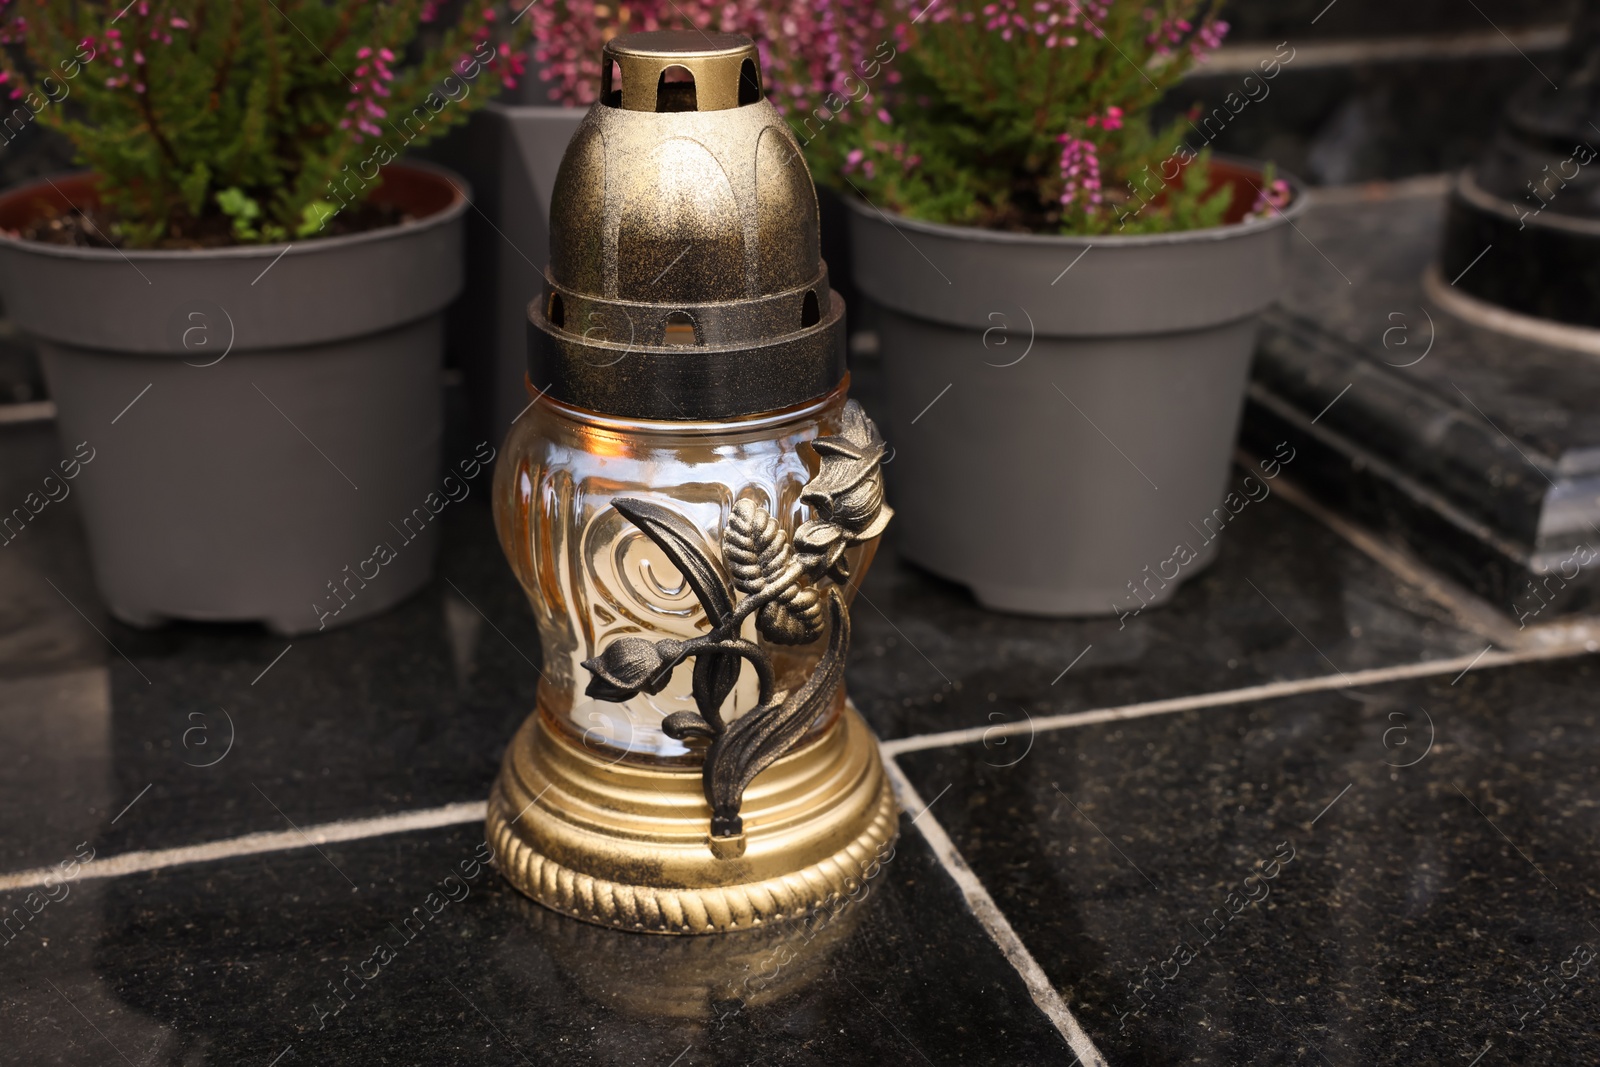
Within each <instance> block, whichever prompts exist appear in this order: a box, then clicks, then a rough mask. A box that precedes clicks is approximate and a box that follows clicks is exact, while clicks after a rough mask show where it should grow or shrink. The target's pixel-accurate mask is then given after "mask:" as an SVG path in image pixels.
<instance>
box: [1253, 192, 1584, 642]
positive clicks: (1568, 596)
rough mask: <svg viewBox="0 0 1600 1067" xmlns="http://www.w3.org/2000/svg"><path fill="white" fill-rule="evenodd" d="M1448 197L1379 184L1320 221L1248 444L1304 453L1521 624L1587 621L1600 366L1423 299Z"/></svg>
mask: <svg viewBox="0 0 1600 1067" xmlns="http://www.w3.org/2000/svg"><path fill="white" fill-rule="evenodd" d="M1444 192H1445V185H1444V183H1443V182H1442V181H1424V182H1411V183H1404V184H1400V185H1392V186H1375V187H1372V188H1370V189H1368V190H1365V191H1364V192H1363V191H1357V190H1350V191H1344V192H1341V193H1337V194H1329V195H1325V196H1324V197H1323V201H1322V203H1320V204H1318V205H1316V206H1314V207H1313V209H1312V211H1311V212H1310V214H1309V215H1307V216H1306V219H1305V221H1304V222H1303V223H1302V225H1301V231H1302V232H1301V235H1300V239H1299V240H1298V241H1297V242H1296V246H1295V250H1294V253H1293V258H1292V260H1291V264H1292V265H1291V278H1290V281H1289V290H1288V294H1287V296H1286V297H1285V299H1284V307H1283V308H1282V309H1281V310H1280V311H1278V312H1276V313H1274V314H1273V315H1272V316H1271V317H1270V318H1269V320H1268V322H1267V324H1266V326H1265V328H1264V330H1263V334H1262V339H1261V343H1260V348H1259V350H1258V352H1257V357H1256V365H1255V369H1254V371H1253V377H1254V382H1253V384H1252V387H1251V395H1250V401H1249V404H1248V406H1247V408H1246V412H1245V418H1244V429H1243V434H1242V436H1243V441H1244V443H1245V445H1246V447H1247V448H1252V449H1259V448H1262V447H1269V449H1270V443H1271V442H1276V441H1279V440H1282V439H1284V437H1285V436H1288V437H1289V438H1290V439H1291V440H1292V441H1293V442H1294V443H1295V445H1296V446H1297V447H1303V448H1304V450H1305V458H1304V460H1303V461H1302V462H1303V466H1302V465H1299V464H1298V463H1297V469H1296V478H1297V480H1299V481H1300V482H1301V483H1302V484H1304V485H1307V486H1309V487H1310V488H1311V489H1312V491H1313V492H1314V493H1315V494H1317V495H1318V496H1319V497H1320V498H1322V499H1323V500H1324V501H1326V502H1328V503H1329V504H1331V505H1333V506H1334V507H1335V508H1337V509H1338V510H1340V511H1343V512H1345V513H1347V514H1350V515H1352V516H1354V517H1355V518H1357V519H1358V520H1360V521H1362V522H1365V523H1368V524H1370V525H1373V526H1376V527H1378V528H1379V529H1381V530H1384V531H1386V532H1387V533H1388V534H1390V535H1392V536H1393V537H1394V538H1396V539H1399V540H1401V541H1403V542H1404V543H1405V544H1406V545H1408V546H1409V547H1410V548H1411V549H1412V550H1413V551H1414V552H1415V553H1417V554H1418V555H1419V556H1421V557H1423V558H1424V559H1425V560H1427V561H1428V562H1429V563H1431V564H1433V565H1434V566H1436V567H1438V568H1439V569H1440V570H1442V571H1444V572H1445V573H1447V574H1449V575H1450V576H1451V577H1453V578H1455V579H1456V580H1457V581H1459V582H1461V583H1462V584H1464V585H1466V586H1467V587H1468V588H1470V589H1472V590H1473V591H1474V592H1476V593H1478V594H1479V595H1480V596H1482V597H1484V598H1485V599H1487V600H1488V601H1490V602H1491V603H1492V604H1493V605H1494V606H1495V607H1497V608H1498V609H1499V610H1501V611H1504V612H1506V613H1508V614H1510V615H1511V616H1512V617H1513V618H1515V619H1518V620H1519V621H1523V622H1527V623H1532V622H1535V621H1537V622H1547V621H1550V619H1552V618H1553V617H1556V616H1560V615H1567V614H1572V613H1576V612H1586V611H1591V610H1593V606H1594V602H1595V591H1596V589H1597V588H1600V579H1597V577H1596V574H1597V573H1600V568H1596V567H1593V566H1586V565H1587V564H1593V563H1595V562H1597V560H1600V529H1597V526H1600V358H1597V357H1596V356H1595V355H1592V354H1589V353H1586V352H1582V351H1576V350H1572V349H1570V348H1564V347H1556V346H1553V345H1550V344H1544V343H1540V342H1538V341H1534V340H1529V339H1525V338H1521V337H1515V336H1511V335H1508V334H1505V333H1500V332H1497V331H1494V330H1490V329H1487V328H1485V327H1483V326H1478V325H1474V324H1472V323H1469V322H1466V321H1463V320H1462V319H1460V318H1458V317H1456V316H1455V315H1453V314H1451V313H1450V312H1448V311H1446V310H1444V309H1443V308H1442V307H1441V306H1440V304H1439V303H1438V302H1437V301H1435V300H1434V299H1431V298H1430V297H1429V296H1427V295H1426V294H1425V292H1424V283H1423V275H1424V272H1425V271H1426V270H1427V269H1428V267H1429V264H1430V263H1431V262H1432V261H1433V260H1434V258H1435V255H1436V250H1437V247H1438V235H1439V225H1440V220H1441V216H1442V212H1443V205H1444ZM1495 254H1496V250H1494V249H1490V250H1488V251H1486V252H1485V253H1484V255H1485V257H1486V258H1487V257H1488V256H1493V255H1495ZM1436 286H1437V287H1439V288H1443V289H1444V290H1445V291H1446V292H1447V293H1448V292H1452V290H1451V289H1450V286H1449V279H1441V280H1440V281H1439V282H1437V283H1436Z"/></svg>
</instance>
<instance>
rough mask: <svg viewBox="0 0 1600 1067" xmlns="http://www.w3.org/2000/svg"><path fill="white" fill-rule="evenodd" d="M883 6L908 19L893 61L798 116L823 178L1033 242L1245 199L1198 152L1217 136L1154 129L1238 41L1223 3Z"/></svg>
mask: <svg viewBox="0 0 1600 1067" xmlns="http://www.w3.org/2000/svg"><path fill="white" fill-rule="evenodd" d="M876 3H877V4H878V10H879V11H889V12H891V13H892V15H893V17H894V18H895V19H896V20H897V22H896V23H895V24H894V25H893V26H892V27H891V29H890V30H889V32H888V34H887V36H888V39H890V40H892V41H894V43H895V47H894V48H893V49H892V51H893V55H892V57H891V58H890V59H889V61H887V62H884V63H881V64H879V63H874V64H873V67H875V68H881V69H879V70H877V71H869V70H867V69H866V68H865V67H863V69H862V70H860V71H857V72H855V73H856V74H857V76H858V77H857V81H858V82H859V84H860V86H861V89H860V91H859V92H854V93H851V92H850V82H851V80H850V79H849V78H846V79H844V80H843V82H842V83H841V84H842V85H843V86H844V87H843V88H842V89H840V90H839V91H837V92H835V93H833V94H829V95H828V97H826V98H825V99H824V100H823V106H822V107H821V108H818V109H816V110H814V111H813V112H812V114H811V115H803V114H802V115H795V114H791V116H790V121H791V124H792V125H793V126H794V128H795V130H796V132H797V134H798V135H799V136H800V137H801V140H802V141H803V142H806V154H807V157H808V159H810V160H811V162H812V166H813V171H814V173H815V174H816V175H817V176H818V178H819V179H820V180H822V181H825V182H829V183H831V184H834V185H837V186H838V187H839V188H840V189H841V190H843V191H846V192H851V191H853V192H854V193H856V194H858V195H861V196H864V197H865V198H866V199H867V200H869V201H870V202H871V203H873V204H875V205H877V206H878V207H880V208H882V209H884V210H886V211H894V212H898V213H900V214H903V215H906V216H908V217H911V218H919V219H927V220H930V221H935V222H947V223H955V224H961V225H973V226H987V227H993V228H999V229H1010V230H1019V231H1028V232H1042V233H1070V234H1101V233H1118V234H1137V233H1157V232H1165V231H1171V230H1179V229H1192V228H1197V227H1205V226H1215V225H1219V224H1220V223H1221V222H1222V221H1223V217H1224V214H1225V212H1226V210H1227V207H1228V204H1229V201H1230V199H1231V197H1230V190H1229V189H1228V188H1227V187H1222V188H1215V189H1214V188H1213V184H1212V180H1211V179H1212V176H1211V173H1210V168H1209V157H1208V153H1206V152H1205V151H1203V150H1202V151H1196V150H1194V149H1191V148H1189V147H1188V145H1187V144H1186V139H1188V140H1192V141H1193V142H1194V143H1195V144H1197V145H1200V146H1201V148H1202V149H1203V147H1204V143H1205V142H1204V140H1203V139H1201V138H1197V137H1194V136H1193V130H1192V127H1190V126H1189V124H1188V122H1187V120H1185V119H1179V120H1178V121H1177V122H1174V123H1172V124H1171V125H1170V126H1168V127H1166V128H1164V129H1159V130H1158V129H1153V128H1152V125H1151V121H1150V111H1151V109H1152V108H1153V106H1154V105H1155V104H1156V103H1157V102H1158V101H1159V100H1160V99H1161V98H1162V96H1163V95H1164V94H1165V93H1166V91H1167V90H1168V89H1169V88H1170V87H1171V86H1172V85H1173V84H1174V83H1176V82H1177V81H1178V79H1179V78H1180V77H1182V75H1183V74H1184V72H1185V70H1187V69H1188V67H1189V66H1191V65H1192V63H1193V62H1194V61H1195V60H1196V58H1197V57H1200V56H1203V55H1204V54H1205V53H1207V52H1209V51H1210V50H1212V49H1214V48H1215V47H1216V46H1217V44H1218V43H1219V42H1220V40H1221V37H1222V35H1223V34H1224V33H1225V32H1226V30H1227V25H1226V23H1222V22H1218V21H1217V20H1216V18H1215V14H1214V12H1213V11H1212V10H1211V8H1212V4H1211V2H1210V0H1038V2H1035V0H933V2H932V3H925V2H924V0H916V2H915V3H914V4H913V6H912V7H911V8H910V9H907V8H906V6H905V4H906V0H876ZM924 16H926V17H924ZM846 93H850V95H848V96H846V95H843V94H846ZM819 123H820V128H819Z"/></svg>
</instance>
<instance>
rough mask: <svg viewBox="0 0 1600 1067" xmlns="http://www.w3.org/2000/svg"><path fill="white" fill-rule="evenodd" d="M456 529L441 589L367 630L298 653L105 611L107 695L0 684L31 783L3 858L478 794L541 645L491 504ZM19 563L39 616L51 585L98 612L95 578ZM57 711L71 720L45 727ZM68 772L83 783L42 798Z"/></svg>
mask: <svg viewBox="0 0 1600 1067" xmlns="http://www.w3.org/2000/svg"><path fill="white" fill-rule="evenodd" d="M68 503H71V501H70V499H69V501H68ZM44 517H45V516H41V518H44ZM445 521H446V528H445V535H444V542H445V547H444V551H443V553H442V558H441V560H440V564H439V567H440V572H439V578H438V579H437V580H436V581H435V582H434V583H433V584H432V585H430V586H429V587H428V588H427V589H426V590H424V591H423V592H422V593H421V594H419V595H418V596H416V597H413V598H412V599H410V600H408V601H406V602H404V603H402V604H401V605H399V606H397V607H396V608H394V609H392V610H390V611H388V612H385V613H384V614H382V615H380V616H377V617H375V618H372V619H369V620H366V621H363V622H361V623H358V624H355V625H352V626H349V627H346V628H343V629H330V630H329V631H328V632H326V633H323V634H317V635H313V636H308V637H300V638H295V639H293V640H292V641H290V640H288V639H285V638H282V637H276V636H273V635H271V634H268V633H266V632H265V631H264V630H262V629H260V628H258V627H253V626H220V625H200V624H179V625H173V626H169V627H167V628H164V629H161V630H155V631H138V630H134V629H131V628H129V627H126V626H122V625H120V624H117V623H115V622H110V621H107V620H105V619H104V618H103V617H99V616H98V613H97V616H96V617H97V618H98V623H97V624H98V625H99V626H100V628H101V629H102V631H103V632H104V633H105V635H106V637H107V638H108V639H109V641H110V642H112V643H113V644H114V645H115V646H116V648H117V649H118V650H120V653H119V652H116V651H110V650H109V649H108V648H107V647H106V642H105V641H103V640H101V638H100V637H99V636H98V635H96V634H95V633H94V632H93V631H92V630H89V631H88V640H89V641H90V642H93V644H92V646H91V648H92V651H93V656H92V658H93V659H98V660H102V661H104V662H105V664H106V667H105V668H102V671H105V670H108V671H109V681H108V682H104V681H102V682H101V683H100V686H101V688H102V689H104V690H106V692H105V693H104V695H98V696H97V695H96V692H95V684H96V683H95V680H94V678H93V677H84V676H82V674H81V672H76V673H75V672H67V673H58V674H50V675H36V676H35V677H32V678H28V679H24V680H23V681H21V682H18V683H15V684H12V685H10V686H9V687H6V683H4V682H3V681H0V687H4V688H0V738H3V739H5V740H8V741H11V742H13V743H14V744H15V746H16V748H17V750H19V751H21V752H23V753H25V757H24V759H23V763H24V765H25V768H26V766H27V765H32V766H34V767H35V768H36V770H35V772H31V773H24V774H21V775H7V776H0V807H3V808H4V809H5V810H6V811H8V812H23V813H26V815H25V817H24V818H21V819H18V820H17V822H16V824H15V829H13V828H9V827H8V828H7V829H5V830H0V863H3V864H4V866H5V867H8V868H15V867H19V866H26V865H30V864H34V863H43V862H50V861H51V860H52V859H53V856H54V853H53V851H52V849H53V848H54V843H56V842H63V841H67V840H68V839H70V842H71V843H73V844H75V843H76V842H78V841H81V840H85V839H87V840H89V841H91V842H93V844H94V846H95V847H97V848H99V849H101V850H102V851H110V852H122V851H126V850H128V849H139V848H163V847H172V846H177V845H183V844H190V843H193V842H196V841H203V840H211V839H216V838H222V837H230V836H233V835H236V834H241V833H249V832H253V831H260V830H282V829H287V828H288V826H289V824H290V822H291V821H292V822H293V823H294V824H296V825H302V826H303V825H306V824H308V823H317V822H323V821H327V820H332V819H341V818H352V817H360V816H370V815H378V814H384V813H390V812H394V811H397V810H405V809H410V808H420V807H427V806H431V805H436V804H445V803H452V802H456V801H461V800H473V799H478V798H480V797H484V796H487V794H488V789H489V785H490V782H491V781H492V780H493V777H494V773H495V771H496V770H497V769H498V766H499V759H500V755H501V753H502V752H503V751H504V746H505V744H506V743H507V741H508V740H509V739H510V737H511V735H512V733H513V732H514V731H515V729H516V727H517V725H518V724H519V723H520V722H521V721H522V719H523V718H524V717H525V716H526V715H527V714H528V712H529V710H530V709H531V708H532V707H533V704H534V699H535V686H536V683H537V680H538V673H537V663H538V659H539V646H538V637H537V633H536V631H535V628H534V624H533V617H532V614H531V612H530V611H529V609H528V606H527V602H526V600H525V599H524V597H523V595H522V592H521V590H520V588H519V587H518V586H517V585H516V583H515V581H514V580H513V579H512V578H511V575H510V572H509V570H508V568H507V567H506V565H505V562H504V560H503V558H502V556H501V553H500V549H499V545H498V543H497V542H496V540H495V538H494V533H493V529H492V525H491V521H490V516H489V508H488V506H487V503H486V501H485V500H484V499H483V498H482V497H480V496H476V495H475V496H472V497H468V498H467V499H466V500H465V501H464V502H463V503H462V504H460V505H458V506H457V508H456V509H454V510H453V512H447V513H446V517H445ZM32 533H33V532H32V531H30V532H29V534H28V535H27V536H32ZM20 543H21V542H19V545H20ZM4 562H5V557H3V556H0V564H3V563H4ZM27 562H28V563H29V564H32V565H36V566H22V567H20V568H18V569H17V570H16V572H15V573H13V572H12V571H5V572H0V577H4V578H5V581H6V589H7V593H8V594H9V592H10V590H11V589H15V588H21V589H23V590H24V592H26V591H28V590H30V589H31V588H32V586H31V585H27V584H21V585H19V584H18V583H20V582H21V580H22V579H23V578H26V579H28V581H29V582H32V583H33V584H37V585H38V586H40V587H42V593H40V595H39V596H38V597H36V598H35V599H37V600H38V601H39V602H40V603H43V604H46V605H48V604H49V603H50V600H49V598H50V597H53V596H54V594H53V593H52V592H51V590H50V587H49V585H48V584H47V583H46V581H45V580H44V579H45V578H49V579H51V580H54V581H56V582H57V583H58V584H62V585H63V587H64V588H65V587H66V582H67V581H69V580H75V581H74V583H73V584H74V586H75V587H77V588H76V590H75V594H74V598H75V599H76V600H77V601H78V602H79V603H80V604H82V605H84V606H85V607H86V608H87V609H88V610H89V611H95V610H96V609H95V608H94V600H93V590H92V586H89V588H87V589H83V588H82V586H83V585H84V584H86V583H87V577H88V576H87V573H86V571H78V572H73V571H71V570H69V569H67V568H66V567H64V566H62V565H59V561H57V562H56V563H52V562H51V561H50V560H40V559H33V560H29V561H27ZM30 595H31V594H30ZM4 599H5V598H0V600H4ZM60 606H61V608H62V609H63V611H67V610H70V609H67V608H66V606H65V605H60ZM57 614H61V613H60V612H58V613H57ZM31 621H34V622H36V621H37V620H31ZM80 621H81V620H80ZM74 632H75V631H74ZM0 647H3V646H0ZM124 654H125V655H124ZM65 665H67V666H70V665H73V664H70V663H69V664H65ZM61 666H63V664H57V665H56V666H55V667H54V668H53V669H55V670H60V668H61ZM102 677H103V675H102ZM51 700H54V701H56V702H57V703H59V704H61V705H62V708H70V710H71V715H70V716H67V717H66V718H64V719H63V718H59V717H57V716H55V715H51V716H50V717H48V718H46V713H47V712H48V711H49V708H50V707H53V706H54V705H51V704H49V701H51ZM63 714H64V712H63ZM41 720H44V721H41ZM64 766H72V767H74V768H75V773H74V774H73V775H72V776H71V777H70V778H68V779H66V780H63V781H59V782H57V783H56V792H55V793H46V794H43V795H41V794H40V793H39V792H38V786H39V782H40V780H42V779H48V778H49V777H50V776H52V775H59V774H60V773H61V770H62V768H63V767H64ZM130 802H133V803H132V807H130V808H128V810H127V811H126V812H125V813H124V814H121V815H120V816H119V815H118V813H119V811H121V809H123V808H124V806H125V805H128V804H129V803H130ZM113 820H115V821H114V822H113Z"/></svg>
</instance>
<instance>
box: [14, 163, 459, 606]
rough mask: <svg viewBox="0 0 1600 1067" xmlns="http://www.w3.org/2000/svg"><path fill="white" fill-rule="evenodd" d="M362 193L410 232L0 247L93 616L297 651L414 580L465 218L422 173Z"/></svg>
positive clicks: (434, 536)
mask: <svg viewBox="0 0 1600 1067" xmlns="http://www.w3.org/2000/svg"><path fill="white" fill-rule="evenodd" d="M383 178H384V181H383V185H382V186H381V187H380V188H379V190H377V191H376V192H375V193H374V194H373V197H374V199H375V200H383V201H388V202H390V203H395V204H398V205H400V206H401V207H402V208H403V209H404V210H405V211H406V212H407V213H408V214H410V215H411V216H413V217H414V218H415V220H416V221H413V222H408V223H405V224H402V225H399V226H394V227H389V228H385V229H381V230H373V231H369V232H366V233H361V234H353V235H349V236H342V237H331V238H321V239H315V240H306V241H298V242H295V243H293V244H290V245H287V246H285V245H271V246H260V247H255V246H252V247H239V248H221V249H214V250H201V251H129V252H126V253H124V252H121V251H117V250H114V249H83V248H71V247H65V246H59V245H50V244H43V243H39V242H34V241H24V240H21V239H18V238H15V237H10V236H3V235H0V299H3V300H4V303H5V307H6V310H7V312H8V313H9V314H10V316H11V317H12V319H13V320H15V321H16V323H17V324H18V325H19V326H20V327H21V328H22V329H24V330H25V331H27V332H28V333H29V334H31V335H32V336H33V337H35V338H36V339H37V340H38V343H39V347H40V350H41V352H42V354H43V362H44V370H45V377H46V381H47V383H48V386H49V390H50V395H51V397H52V398H53V399H54V400H55V402H56V405H57V411H58V415H57V419H58V425H59V429H60V437H61V448H62V455H63V457H69V456H72V455H74V453H75V449H77V447H78V445H79V443H80V442H83V443H86V451H89V450H92V452H93V458H92V460H90V461H89V462H88V463H85V464H83V466H82V467H81V470H80V471H79V473H78V476H77V478H76V479H75V481H74V483H73V488H74V489H75V490H76V493H75V495H76V496H77V498H78V501H79V506H80V511H81V513H82V515H83V518H84V523H85V526H86V529H87V534H88V541H89V549H90V558H91V561H92V564H93V567H94V574H95V579H96V582H97V584H98V585H99V588H100V592H101V595H102V597H103V599H104V601H105V604H106V606H107V608H108V609H109V610H110V611H111V613H112V614H113V615H115V616H116V617H117V618H119V619H122V620H124V621H126V622H128V623H131V624H133V625H137V626H152V625H157V624H160V623H162V622H164V621H166V620H171V619H196V620H215V621H260V622H262V623H265V624H266V625H267V626H268V627H270V628H271V629H273V630H275V631H277V632H279V633H283V634H298V633H304V632H307V631H315V630H318V629H322V628H326V627H328V626H333V625H343V624H345V623H349V622H351V621H354V620H355V619H359V618H362V617H365V616H368V615H371V614H373V613H375V612H378V611H381V610H383V609H385V608H387V607H389V606H391V605H393V604H394V603H396V602H397V601H399V600H401V599H403V598H405V597H406V596H408V595H410V594H411V593H414V592H416V591H417V590H418V589H419V588H420V587H421V586H423V585H424V584H425V583H426V582H427V581H428V580H429V577H430V575H431V574H432V569H433V558H434V554H435V549H436V546H437V542H438V522H437V519H436V512H435V510H434V506H433V505H434V503H435V502H437V501H438V500H440V499H443V498H442V497H441V496H440V495H439V494H440V493H441V485H440V470H439V465H440V456H439V451H440V438H441V434H442V419H443V412H442V402H441V395H440V373H441V361H442V352H443V349H444V336H443V327H442V323H443V311H444V308H445V306H446V305H447V304H449V303H450V301H451V300H452V299H453V298H454V297H455V295H456V294H457V292H459V291H460V288H461V278H462V216H463V214H464V212H465V211H466V207H467V202H468V201H467V194H466V189H465V183H464V182H463V181H462V180H461V179H460V178H459V177H456V176H454V175H452V174H451V173H450V172H448V171H445V170H443V169H442V168H436V167H423V166H414V165H402V164H395V165H391V166H389V167H386V168H385V169H384V171H383ZM92 195H93V194H92V187H91V184H90V181H89V179H88V177H87V176H86V175H83V174H76V175H68V176H62V177H57V178H55V179H53V180H46V181H44V182H40V183H36V184H31V185H27V186H23V187H20V188H17V189H14V190H12V191H10V192H8V193H6V194H5V195H4V196H0V228H3V229H4V230H5V231H7V232H14V231H15V230H16V229H17V228H18V227H19V226H20V225H22V224H23V223H24V222H25V221H26V220H27V219H29V218H30V217H33V216H35V214H36V213H37V212H38V211H39V209H40V204H41V202H43V203H47V204H51V205H54V206H55V207H56V208H57V209H65V208H66V207H67V205H68V203H69V202H72V203H77V204H83V203H85V202H86V201H88V200H90V199H91V198H92ZM6 503H7V504H9V503H11V502H9V501H8V502H6ZM440 510H442V509H440ZM380 545H384V546H387V548H388V551H387V552H383V551H380V550H379V548H378V546H380Z"/></svg>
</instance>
